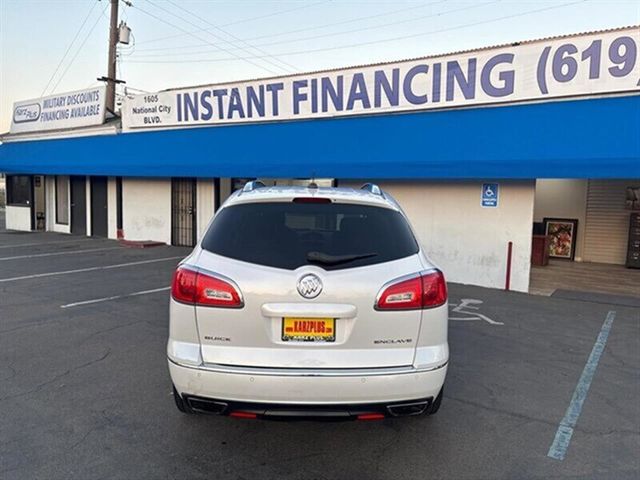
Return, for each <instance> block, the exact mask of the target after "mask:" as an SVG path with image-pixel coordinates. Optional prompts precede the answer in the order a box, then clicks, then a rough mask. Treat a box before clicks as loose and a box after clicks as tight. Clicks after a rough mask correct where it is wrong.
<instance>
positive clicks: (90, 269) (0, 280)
mask: <svg viewBox="0 0 640 480" xmlns="http://www.w3.org/2000/svg"><path fill="white" fill-rule="evenodd" d="M179 258H184V257H183V256H178V257H164V258H154V259H153V260H140V261H139V262H129V263H118V264H116V265H106V266H104V267H88V268H78V269H77V270H64V271H61V272H47V273H36V274H35V275H23V276H21V277H11V278H0V283H6V282H16V281H18V280H28V279H30V278H42V277H54V276H57V275H70V274H72V273H82V272H94V271H96V270H111V269H113V268H122V267H130V266H133V265H144V264H146V263H155V262H166V261H167V260H177V259H179Z"/></svg>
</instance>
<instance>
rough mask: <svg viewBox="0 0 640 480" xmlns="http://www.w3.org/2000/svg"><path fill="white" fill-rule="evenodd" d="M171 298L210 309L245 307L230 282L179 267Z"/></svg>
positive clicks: (175, 274)
mask: <svg viewBox="0 0 640 480" xmlns="http://www.w3.org/2000/svg"><path fill="white" fill-rule="evenodd" d="M171 296H172V297H173V298H174V299H175V300H177V301H179V302H183V303H188V304H192V305H205V306H210V307H227V308H239V307H242V306H243V302H242V297H241V296H240V292H239V291H238V289H237V288H236V287H235V286H234V285H232V284H231V283H230V282H227V281H225V280H222V279H221V278H218V277H214V276H211V275H207V274H206V273H202V272H196V271H194V270H191V269H188V268H184V267H179V268H178V269H177V270H176V272H175V273H174V275H173V282H172V283H171Z"/></svg>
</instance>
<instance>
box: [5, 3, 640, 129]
mask: <svg viewBox="0 0 640 480" xmlns="http://www.w3.org/2000/svg"><path fill="white" fill-rule="evenodd" d="M130 3H131V4H132V5H131V6H128V5H126V4H125V3H124V2H123V1H122V0H121V2H120V19H121V20H124V21H125V22H126V23H127V25H128V26H129V27H130V28H131V30H132V34H133V36H132V41H131V43H130V44H129V45H128V46H121V47H119V61H118V74H117V76H118V78H119V79H122V80H125V81H126V88H127V89H128V91H129V92H132V93H139V91H147V92H152V91H158V90H162V89H166V88H175V87H181V86H189V85H202V84H211V83H219V82H227V81H237V80H245V79H253V78H261V77H272V76H274V75H287V74H293V73H300V72H311V71H316V70H324V69H330V68H339V67H347V66H353V65H363V64H368V63H377V62H383V61H393V60H402V59H406V58H414V57H422V56H427V55H432V54H440V53H447V52H455V51H459V50H465V49H472V48H480V47H484V46H491V45H497V44H503V43H512V42H516V41H521V40H530V39H536V38H543V37H548V36H555V35H562V34H569V33H578V32H585V31H592V30H601V29H607V28H613V27H621V26H627V25H637V24H640V0H557V1H550V0H548V1H545V0H539V1H528V0H476V1H468V0H467V1H459V0H422V1H416V0H410V1H402V0H399V1H385V0H369V1H365V0H262V1H258V0H235V1H229V0H227V1H218V0H131V2H130ZM108 27H109V0H46V1H45V0H40V1H36V0H0V132H6V131H8V130H9V126H10V123H11V111H12V105H13V102H14V101H18V100H27V99H31V98H39V97H41V96H44V95H49V94H52V93H62V92H68V91H72V90H79V89H84V88H89V87H92V86H95V85H99V84H100V83H99V82H98V81H97V80H96V78H97V77H101V76H103V75H106V73H107V72H106V69H107V41H108V36H109V32H108ZM123 88H124V87H123Z"/></svg>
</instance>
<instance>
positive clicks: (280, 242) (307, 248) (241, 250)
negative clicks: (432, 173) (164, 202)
mask: <svg viewBox="0 0 640 480" xmlns="http://www.w3.org/2000/svg"><path fill="white" fill-rule="evenodd" d="M202 247H203V248H204V249H205V250H208V251H210V252H213V253H216V254H218V255H222V256H225V257H229V258H233V259H236V260H242V261H245V262H250V263H256V264H259V265H266V266H270V267H276V268H283V269H288V270H294V269H296V268H298V267H300V266H302V265H308V264H313V265H317V266H319V267H322V268H324V269H326V270H335V269H341V268H352V267H361V266H365V265H373V264H377V263H383V262H388V261H391V260H397V259H399V258H404V257H407V256H410V255H413V254H415V253H417V252H418V250H419V247H418V244H417V242H416V240H415V238H414V237H413V234H412V233H411V229H410V228H409V225H408V224H407V221H406V219H405V218H404V217H403V216H402V214H400V213H399V212H397V211H395V210H391V209H388V208H383V207H374V206H368V205H354V204H343V203H294V202H271V203H258V202H257V203H248V204H240V205H233V206H230V207H226V208H224V209H222V210H221V211H220V212H219V213H218V215H217V216H216V219H215V220H214V222H213V223H212V225H211V227H210V229H209V231H208V232H207V234H206V235H205V237H204V239H203V241H202Z"/></svg>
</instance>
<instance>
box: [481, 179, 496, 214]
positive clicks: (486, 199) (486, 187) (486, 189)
mask: <svg viewBox="0 0 640 480" xmlns="http://www.w3.org/2000/svg"><path fill="white" fill-rule="evenodd" d="M498 189H499V185H498V184H497V183H483V184H482V206H483V207H493V208H495V207H497V206H498Z"/></svg>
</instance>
